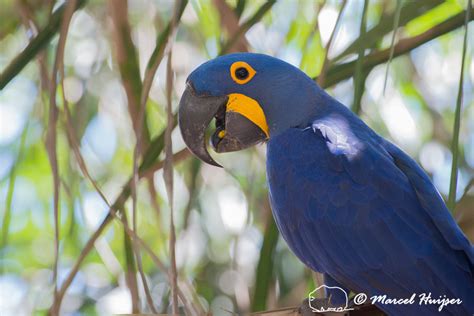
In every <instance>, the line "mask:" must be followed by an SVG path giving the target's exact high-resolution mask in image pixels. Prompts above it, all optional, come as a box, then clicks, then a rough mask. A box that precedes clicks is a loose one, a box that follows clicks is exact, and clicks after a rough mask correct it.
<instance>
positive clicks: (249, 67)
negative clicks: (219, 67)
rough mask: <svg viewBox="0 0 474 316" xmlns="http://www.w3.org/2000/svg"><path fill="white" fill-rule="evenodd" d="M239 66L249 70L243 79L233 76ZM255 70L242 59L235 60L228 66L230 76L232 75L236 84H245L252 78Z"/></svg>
mask: <svg viewBox="0 0 474 316" xmlns="http://www.w3.org/2000/svg"><path fill="white" fill-rule="evenodd" d="M239 68H245V69H247V71H248V72H249V76H248V77H247V78H245V79H243V80H242V79H239V78H237V77H236V76H235V71H236V70H237V69H239ZM256 73H257V72H256V71H255V69H253V68H252V66H250V65H249V64H247V63H246V62H244V61H236V62H235V63H233V64H232V65H231V66H230V76H231V77H232V80H234V81H235V82H236V83H238V84H246V83H247V82H249V81H250V80H252V78H253V76H255V74H256Z"/></svg>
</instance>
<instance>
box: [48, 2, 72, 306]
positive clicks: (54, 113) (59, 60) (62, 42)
mask: <svg viewBox="0 0 474 316" xmlns="http://www.w3.org/2000/svg"><path fill="white" fill-rule="evenodd" d="M76 7H77V0H71V1H70V2H68V3H67V5H66V8H65V11H64V16H63V19H62V22H61V30H60V34H59V42H58V46H57V49H56V57H55V61H54V65H53V72H52V76H51V85H50V93H49V99H50V110H49V123H48V132H47V139H46V147H47V152H48V157H49V161H50V165H51V170H52V173H53V185H54V199H53V204H54V205H53V207H54V268H53V283H54V302H53V306H52V309H51V314H52V315H58V314H59V305H58V304H57V302H58V301H57V290H58V284H57V280H58V262H59V216H60V214H59V194H60V186H61V183H60V178H59V167H58V158H57V152H56V150H57V148H56V146H57V129H56V127H57V121H58V107H57V105H56V88H57V76H58V69H59V68H61V66H62V65H63V58H64V49H65V47H66V39H67V33H68V29H69V24H70V22H71V18H72V15H73V14H74V11H75V10H76Z"/></svg>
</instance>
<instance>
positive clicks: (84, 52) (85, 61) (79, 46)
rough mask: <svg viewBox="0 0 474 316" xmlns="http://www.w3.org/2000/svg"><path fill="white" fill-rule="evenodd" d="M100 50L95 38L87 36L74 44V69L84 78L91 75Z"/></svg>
mask: <svg viewBox="0 0 474 316" xmlns="http://www.w3.org/2000/svg"><path fill="white" fill-rule="evenodd" d="M98 52H99V48H98V46H97V43H96V42H95V40H94V39H91V38H87V39H83V40H80V41H78V42H77V43H75V44H74V56H75V58H74V69H75V71H76V73H77V74H78V75H80V76H81V77H82V78H87V77H89V76H90V74H91V72H92V70H91V69H92V65H93V64H94V62H95V60H96V58H97V56H98Z"/></svg>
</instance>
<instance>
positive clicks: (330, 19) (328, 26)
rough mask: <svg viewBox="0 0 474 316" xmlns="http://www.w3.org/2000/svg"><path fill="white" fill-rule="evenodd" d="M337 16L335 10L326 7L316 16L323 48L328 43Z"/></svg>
mask: <svg viewBox="0 0 474 316" xmlns="http://www.w3.org/2000/svg"><path fill="white" fill-rule="evenodd" d="M337 16H338V12H337V10H336V9H335V8H334V7H332V6H328V5H325V6H324V7H323V8H322V9H321V12H320V13H319V15H318V26H319V30H320V32H321V41H322V42H323V45H324V46H326V44H327V43H328V41H329V38H330V37H331V33H332V30H333V29H334V27H335V26H336V20H337Z"/></svg>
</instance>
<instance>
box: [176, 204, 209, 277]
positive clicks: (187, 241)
mask: <svg viewBox="0 0 474 316" xmlns="http://www.w3.org/2000/svg"><path fill="white" fill-rule="evenodd" d="M193 214H194V215H196V216H192V215H193ZM191 216H192V217H191ZM191 216H190V218H189V222H190V224H189V225H188V228H187V229H186V230H185V231H183V232H181V233H180V234H179V237H178V240H177V243H176V264H177V266H178V267H180V268H181V267H183V266H185V267H186V268H188V269H191V270H192V269H193V268H195V267H196V266H197V265H198V264H199V262H200V260H201V258H202V256H203V255H204V254H205V251H206V245H207V240H206V237H205V234H204V232H203V231H202V229H201V226H200V223H199V217H198V214H196V212H193V213H192V214H191Z"/></svg>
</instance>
